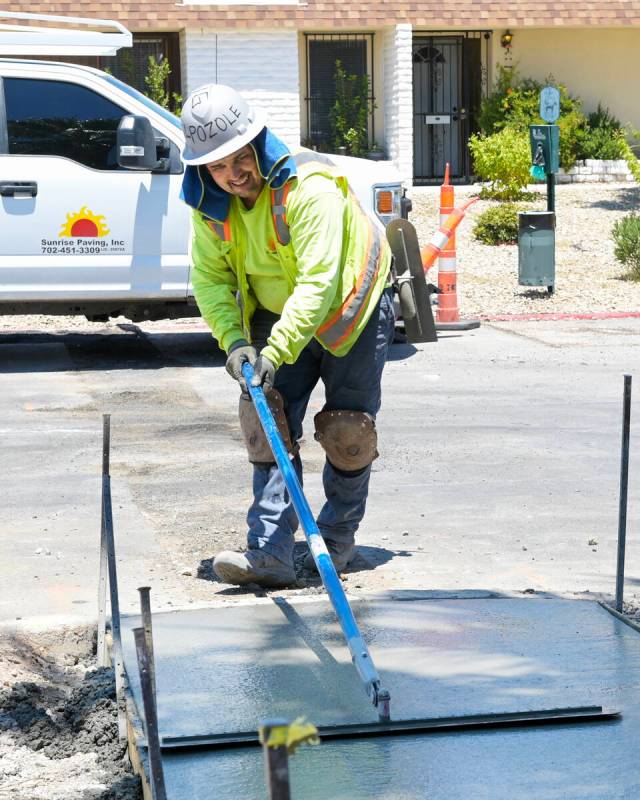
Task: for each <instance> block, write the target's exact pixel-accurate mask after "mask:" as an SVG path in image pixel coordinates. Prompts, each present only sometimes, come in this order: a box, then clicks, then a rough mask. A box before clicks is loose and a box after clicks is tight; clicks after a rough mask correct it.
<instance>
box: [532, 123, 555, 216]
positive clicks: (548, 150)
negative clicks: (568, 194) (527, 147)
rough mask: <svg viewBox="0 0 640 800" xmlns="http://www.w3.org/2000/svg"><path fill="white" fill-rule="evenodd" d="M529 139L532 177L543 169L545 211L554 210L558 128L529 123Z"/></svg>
mask: <svg viewBox="0 0 640 800" xmlns="http://www.w3.org/2000/svg"><path fill="white" fill-rule="evenodd" d="M529 141H530V144H531V162H532V164H533V168H532V169H533V170H535V172H534V177H537V176H538V175H539V174H540V173H541V172H542V170H544V174H545V176H546V178H547V211H555V210H556V172H557V171H558V170H559V169H560V128H558V126H557V125H530V126H529ZM536 168H538V169H536Z"/></svg>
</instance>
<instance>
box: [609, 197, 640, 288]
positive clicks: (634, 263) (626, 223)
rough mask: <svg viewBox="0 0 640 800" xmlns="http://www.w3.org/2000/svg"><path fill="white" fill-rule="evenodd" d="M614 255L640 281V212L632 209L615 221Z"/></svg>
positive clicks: (613, 236)
mask: <svg viewBox="0 0 640 800" xmlns="http://www.w3.org/2000/svg"><path fill="white" fill-rule="evenodd" d="M611 236H612V238H613V241H614V244H615V247H614V250H613V252H614V255H615V257H616V258H617V259H618V261H619V262H620V263H621V264H624V265H625V266H626V267H628V268H629V277H630V278H631V279H632V280H634V281H640V214H638V213H636V212H635V211H632V212H631V214H627V216H626V217H622V219H619V220H618V221H617V222H616V223H614V226H613V231H612V232H611Z"/></svg>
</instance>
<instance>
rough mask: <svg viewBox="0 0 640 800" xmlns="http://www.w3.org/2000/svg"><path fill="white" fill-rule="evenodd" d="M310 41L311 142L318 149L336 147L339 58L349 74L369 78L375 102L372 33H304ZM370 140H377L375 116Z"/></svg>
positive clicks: (307, 40) (308, 46)
mask: <svg viewBox="0 0 640 800" xmlns="http://www.w3.org/2000/svg"><path fill="white" fill-rule="evenodd" d="M305 37H306V43H307V47H306V50H307V98H306V100H307V131H308V138H309V140H310V144H312V145H313V146H315V147H317V148H318V149H319V150H331V149H333V147H334V144H333V142H332V136H331V118H330V112H331V109H332V107H333V104H334V103H335V101H336V86H335V72H336V61H340V63H341V64H342V68H343V69H344V70H345V72H347V73H348V74H349V75H357V76H359V77H362V76H365V75H366V76H368V77H369V87H370V91H371V96H370V100H371V103H372V105H373V101H374V91H373V34H372V33H363V34H355V33H340V34H321V33H308V34H305ZM369 127H370V139H371V141H373V140H374V139H375V136H374V130H373V115H371V118H370V120H369Z"/></svg>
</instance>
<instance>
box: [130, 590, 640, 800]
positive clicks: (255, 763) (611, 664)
mask: <svg viewBox="0 0 640 800" xmlns="http://www.w3.org/2000/svg"><path fill="white" fill-rule="evenodd" d="M416 597H417V595H416V594H415V593H414V594H408V595H407V599H405V600H398V599H387V598H377V599H364V600H358V601H355V602H354V603H353V607H354V612H355V613H356V616H357V618H358V621H359V624H360V626H361V629H362V631H363V633H364V635H365V638H366V639H367V642H368V645H369V647H370V649H371V653H372V656H373V658H374V660H375V662H376V665H377V667H378V669H379V671H380V673H381V677H382V680H383V684H384V685H386V686H387V687H388V688H389V690H390V691H391V697H392V705H391V709H392V717H393V718H394V719H396V720H397V719H410V718H418V717H434V716H450V715H467V714H483V713H484V714H486V713H494V712H509V711H523V710H530V709H542V708H551V707H566V706H572V705H581V706H582V705H603V706H607V707H610V708H617V709H620V710H622V712H623V718H622V719H621V720H619V721H615V722H601V723H600V722H599V723H588V724H580V725H571V726H569V725H566V726H564V725H563V726H559V727H554V728H538V729H517V730H514V729H511V730H500V731H491V732H474V733H448V734H435V735H433V734H432V735H409V736H406V735H405V736H396V737H389V738H383V739H366V740H365V739H351V740H348V741H332V742H325V743H323V744H322V745H320V746H319V747H309V748H304V749H302V750H300V751H299V752H298V753H297V754H296V755H295V757H293V759H292V785H293V797H294V798H305V800H306V799H307V798H308V799H309V800H312V799H313V798H353V799H354V800H357V799H358V798H365V797H366V798H394V800H401V798H407V799H408V798H412V799H413V798H425V800H426V798H429V800H445V798H446V800H455V799H456V798H460V799H461V800H462V798H465V800H466V799H467V798H471V797H473V798H487V800H489V798H490V799H491V800H502V799H503V798H504V800H507V798H508V800H515V798H525V797H526V798H530V797H533V796H535V797H536V798H537V800H546V799H547V798H558V800H560V798H563V799H564V798H588V799H589V800H608V798H616V799H619V798H635V797H637V796H640V794H639V793H640V764H639V762H638V759H637V757H636V755H637V754H636V749H637V745H636V743H637V740H638V738H637V737H638V734H639V733H640V702H639V700H638V698H639V697H640V693H639V691H638V690H639V689H640V636H639V635H638V633H636V632H635V631H634V630H632V629H630V628H629V627H628V626H625V625H624V624H623V623H621V622H620V621H619V620H617V619H615V618H614V617H612V616H611V615H610V614H608V613H607V612H606V611H605V610H604V609H602V608H601V607H600V606H598V605H596V604H593V603H589V602H585V601H568V600H558V599H551V598H549V599H522V600H520V599H513V598H497V597H491V598H486V597H485V598H469V597H466V598H464V599H451V598H449V599H439V600H434V599H429V600H423V599H416ZM409 598H411V599H409ZM135 624H137V620H135V619H128V620H126V622H125V625H124V645H125V660H126V665H127V670H128V673H129V677H130V681H131V685H132V690H133V694H134V698H135V699H136V702H137V703H138V706H139V707H141V702H140V695H139V684H138V680H137V668H136V666H135V654H134V649H133V637H132V635H131V633H130V629H131V628H132V627H134V626H135ZM154 642H155V653H156V665H157V687H158V711H159V724H160V733H161V736H196V735H200V734H205V733H220V732H233V731H246V730H255V729H256V728H257V727H258V726H259V725H260V723H261V722H262V721H263V720H265V719H268V718H273V717H279V716H284V717H286V718H294V717H296V716H299V715H305V716H307V717H308V718H309V720H311V721H312V722H313V723H315V724H316V725H331V724H340V723H345V722H367V721H374V720H375V712H374V710H373V708H371V707H370V706H369V704H368V700H367V698H366V696H365V694H364V691H363V689H362V687H361V685H360V683H359V681H358V678H357V676H356V675H355V671H354V670H353V668H352V667H351V664H350V662H349V657H348V651H347V648H346V647H345V645H344V644H343V641H342V636H341V633H340V630H339V628H338V625H337V623H336V622H335V618H334V615H333V612H332V610H331V608H330V606H329V605H328V603H327V602H324V601H320V602H297V603H295V604H294V603H293V602H289V601H284V600H282V599H280V600H275V601H272V602H267V603H261V604H258V605H242V606H235V607H229V608H224V609H214V610H212V609H208V610H196V611H189V612H175V613H166V614H156V615H155V616H154ZM163 760H164V765H165V772H166V780H167V784H168V788H169V797H171V798H183V797H184V798H187V797H188V798H192V800H200V798H202V799H203V800H204V798H205V797H210V796H211V792H212V790H215V796H216V797H219V798H236V797H242V798H247V800H249V799H252V798H256V799H257V798H263V797H265V796H266V794H265V787H264V779H263V767H262V754H261V752H260V749H259V748H255V747H253V748H252V747H242V748H237V749H233V750H210V751H206V752H191V753H179V752H175V753H171V754H170V753H165V754H164V757H163Z"/></svg>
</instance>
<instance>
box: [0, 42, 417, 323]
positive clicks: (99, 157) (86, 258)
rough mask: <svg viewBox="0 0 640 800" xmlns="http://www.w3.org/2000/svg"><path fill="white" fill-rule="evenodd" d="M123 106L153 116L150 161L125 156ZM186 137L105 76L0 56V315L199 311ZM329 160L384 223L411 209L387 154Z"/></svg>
mask: <svg viewBox="0 0 640 800" xmlns="http://www.w3.org/2000/svg"><path fill="white" fill-rule="evenodd" d="M128 115H133V116H134V117H136V118H137V120H131V119H129V122H130V123H132V124H133V123H136V122H139V121H140V120H139V118H140V117H144V118H146V119H147V120H148V121H149V123H150V126H151V129H152V131H153V137H154V138H155V147H156V154H155V155H157V159H152V161H154V162H155V163H154V165H153V167H151V168H149V167H147V168H140V164H138V165H136V164H135V163H134V162H135V159H131V158H129V159H127V158H121V157H120V155H121V153H122V152H127V150H126V142H127V141H130V140H129V139H126V138H125V139H122V138H121V136H123V133H122V129H123V128H125V129H126V127H127V126H126V124H125V125H121V122H122V120H123V118H124V117H128ZM143 121H144V120H143ZM147 128H148V126H147ZM119 129H120V130H119ZM124 135H125V136H126V132H125V134H124ZM152 142H153V140H152ZM182 144H183V136H182V129H181V126H180V122H179V120H178V119H177V118H176V117H175V116H174V115H173V114H171V113H169V112H168V111H166V110H165V109H163V108H161V107H160V106H158V105H157V104H156V103H154V102H152V101H151V100H150V99H149V98H148V97H146V96H144V95H143V94H141V93H140V92H138V91H137V90H135V89H133V88H131V87H130V86H127V85H126V84H124V83H122V82H121V81H119V80H117V79H116V78H114V77H113V76H112V75H109V74H107V73H105V72H101V71H100V70H97V69H92V68H90V67H84V66H78V65H75V64H69V63H54V62H51V61H37V60H28V59H13V58H11V59H10V58H0V314H22V313H24V314H37V313H47V314H84V315H86V316H87V317H88V318H89V319H94V320H99V319H106V318H107V317H109V316H117V315H120V314H122V315H124V316H126V317H128V318H130V319H131V320H133V321H138V320H144V319H162V318H168V317H170V318H176V317H185V316H191V315H194V314H197V309H196V307H195V303H194V300H193V294H192V290H191V287H190V283H189V241H190V221H189V217H190V214H189V209H188V208H187V206H186V205H185V204H184V203H183V202H182V201H181V200H180V187H181V183H182V173H183V166H182V163H181V160H180V150H181V147H182ZM121 146H125V150H121V149H120V148H121ZM129 152H131V151H129ZM332 158H335V160H336V162H338V163H339V165H340V166H341V167H342V168H343V169H344V171H345V173H346V175H347V177H348V179H349V181H350V183H351V186H352V189H353V190H354V191H355V193H356V194H357V195H358V197H359V199H360V202H361V203H362V204H363V206H364V207H365V208H367V209H368V210H369V211H370V212H371V213H372V214H376V215H377V217H378V218H379V220H380V222H381V223H382V224H383V225H386V223H387V222H389V221H390V220H391V219H393V218H394V217H397V216H406V211H407V207H408V206H410V204H409V201H408V200H407V199H406V198H404V197H403V189H402V184H401V181H400V179H399V175H398V174H397V172H396V170H395V169H394V167H393V166H392V165H391V164H390V163H379V162H371V161H366V160H363V159H355V158H349V157H345V156H332ZM125 164H128V165H129V166H125ZM131 166H133V168H130V167H131Z"/></svg>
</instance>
